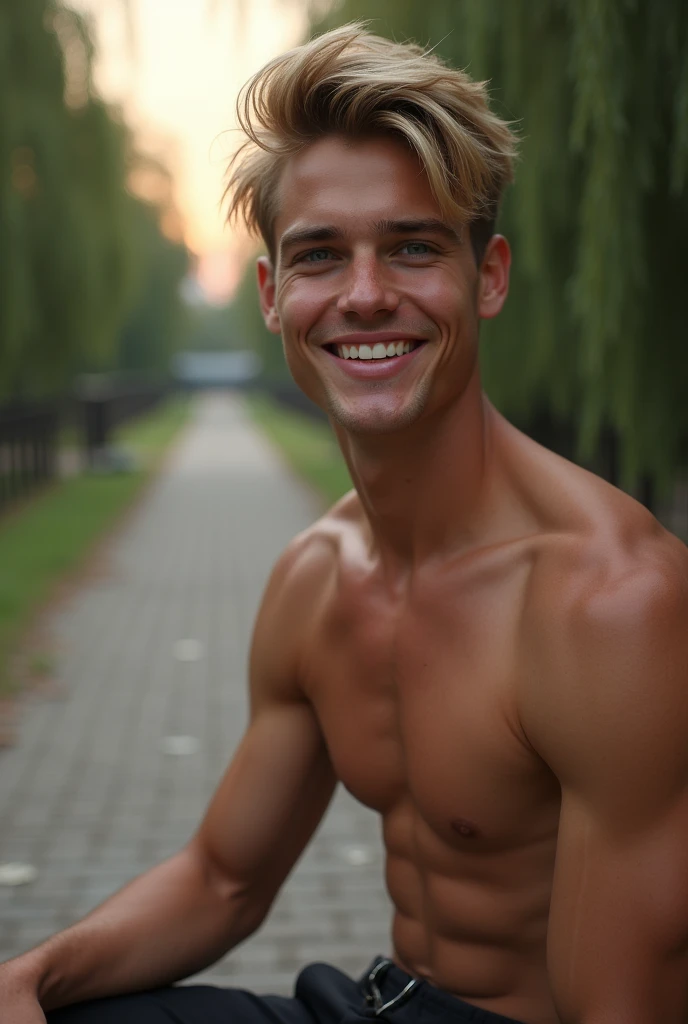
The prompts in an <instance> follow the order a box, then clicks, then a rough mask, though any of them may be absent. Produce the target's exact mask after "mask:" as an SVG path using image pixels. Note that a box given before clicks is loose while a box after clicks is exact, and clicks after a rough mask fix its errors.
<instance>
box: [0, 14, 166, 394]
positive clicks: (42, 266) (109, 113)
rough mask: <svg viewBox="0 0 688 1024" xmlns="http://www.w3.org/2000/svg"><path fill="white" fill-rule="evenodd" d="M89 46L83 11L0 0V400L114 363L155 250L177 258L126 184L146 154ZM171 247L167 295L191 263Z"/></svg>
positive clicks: (150, 211) (58, 386)
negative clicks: (104, 87) (106, 96)
mask: <svg viewBox="0 0 688 1024" xmlns="http://www.w3.org/2000/svg"><path fill="white" fill-rule="evenodd" d="M93 58H94V51H93V44H92V40H91V35H90V32H89V27H88V24H87V23H86V21H85V20H84V19H83V18H82V17H81V16H79V15H78V14H76V13H75V12H73V11H71V10H69V9H68V8H66V7H63V6H62V4H61V3H60V2H58V0H21V2H19V3H17V2H15V0H0V295H1V296H2V301H0V401H2V400H5V399H7V398H17V397H26V396H33V395H45V394H50V393H55V392H57V391H61V390H62V389H64V388H65V386H66V385H67V384H68V382H69V380H70V379H71V377H72V376H73V374H74V372H75V371H77V370H81V369H85V368H89V369H91V368H99V369H102V368H106V367H108V366H110V365H113V364H115V363H116V362H118V361H119V360H120V354H121V353H120V346H118V339H119V337H120V331H121V328H122V325H123V324H124V323H126V322H127V321H130V320H131V317H132V316H133V315H134V311H132V307H133V306H134V305H135V304H136V303H140V301H141V293H142V286H144V285H145V284H146V282H148V283H149V284H151V283H152V278H155V274H153V273H152V263H151V260H152V259H153V257H154V255H155V253H157V254H158V256H160V257H161V259H162V262H164V261H165V259H167V261H168V266H169V265H170V263H171V261H172V256H171V252H170V251H168V250H169V249H170V246H169V245H168V246H167V247H166V246H165V239H164V238H163V236H162V235H161V233H160V230H159V226H158V220H159V216H158V214H159V212H160V211H157V212H156V211H155V210H154V206H153V205H152V204H150V203H143V202H141V201H140V200H137V199H135V198H134V197H133V196H132V195H131V194H130V191H129V190H128V188H127V183H128V178H129V175H130V174H131V170H132V166H134V165H135V163H136V161H137V160H138V159H139V156H138V154H137V153H136V150H135V147H134V143H133V139H132V137H131V133H130V132H129V130H128V129H127V127H126V125H125V124H124V123H123V121H122V120H121V118H120V117H119V116H118V114H117V112H116V111H115V110H113V109H112V108H110V107H108V106H107V105H106V104H105V103H104V102H103V101H102V100H101V99H100V98H99V97H98V95H97V93H96V92H95V90H94V87H93V82H92V67H93ZM154 236H155V237H154ZM174 260H175V261H176V262H175V270H174V273H171V274H170V273H168V275H167V276H168V284H169V286H170V287H169V288H168V293H167V294H168V297H167V299H166V300H165V302H163V306H169V305H170V302H172V303H174V288H176V285H177V284H178V280H177V279H178V278H180V277H181V276H183V274H184V273H185V272H186V262H185V257H184V259H183V258H182V253H181V251H179V252H176V253H175V255H174ZM153 262H155V260H154V259H153ZM163 276H164V274H163ZM159 278H160V274H158V280H159ZM173 279H175V280H174V288H172V284H173ZM170 297H171V298H170ZM159 308H160V309H161V308H162V307H160V305H159ZM167 312H169V310H167ZM125 348H126V346H125Z"/></svg>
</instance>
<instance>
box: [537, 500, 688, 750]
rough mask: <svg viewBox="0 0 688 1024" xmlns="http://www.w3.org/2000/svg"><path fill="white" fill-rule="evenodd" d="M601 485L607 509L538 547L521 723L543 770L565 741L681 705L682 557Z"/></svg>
mask: <svg viewBox="0 0 688 1024" xmlns="http://www.w3.org/2000/svg"><path fill="white" fill-rule="evenodd" d="M606 487H607V485H605V488H603V489H601V490H600V491H599V492H598V494H599V495H600V496H601V497H602V499H603V501H604V502H606V507H605V508H603V509H601V510H599V514H598V511H597V510H595V511H593V514H592V515H591V516H590V517H589V519H588V520H587V522H586V523H585V527H584V528H582V529H580V530H573V531H571V532H569V533H563V534H562V535H561V536H560V537H559V538H557V539H554V540H552V542H551V543H548V544H545V545H543V548H542V554H541V556H540V557H539V559H538V565H537V567H536V571H535V572H534V574H533V586H532V602H531V603H530V606H529V610H528V622H527V625H526V627H525V637H526V644H527V664H528V671H529V682H528V684H527V686H526V687H525V699H524V701H523V705H522V722H523V726H524V729H525V731H526V734H527V735H528V736H529V738H531V741H532V742H533V745H534V746H535V747H536V749H538V751H539V752H540V753H541V754H542V755H543V756H545V759H546V760H549V761H550V763H551V758H550V756H549V754H551V755H552V758H553V759H554V760H555V761H556V758H557V756H558V753H559V752H560V751H561V750H563V749H565V747H566V738H567V737H572V738H573V739H572V742H573V743H574V745H576V744H577V743H578V742H582V737H583V736H584V735H590V734H591V733H593V732H594V731H595V730H596V729H597V728H598V726H599V725H600V723H602V725H603V724H604V723H605V722H607V723H614V724H615V727H616V728H617V730H618V731H619V733H620V734H623V731H624V727H625V725H627V724H628V723H630V722H637V719H638V715H639V714H642V713H643V708H648V707H651V706H653V707H663V708H664V712H665V713H666V711H669V709H671V708H672V707H674V706H675V707H676V710H677V712H679V711H680V709H681V708H682V707H683V706H684V705H685V699H684V694H685V678H686V673H687V672H688V549H687V548H686V547H685V545H684V544H683V543H682V542H681V541H680V540H678V538H676V537H674V536H673V535H672V534H670V533H668V531H666V530H664V529H663V528H662V526H661V525H660V524H659V523H658V522H657V521H656V520H655V519H654V517H652V516H651V515H650V513H649V512H647V510H646V509H644V508H643V507H642V506H640V505H639V504H638V503H637V502H635V501H633V499H631V498H629V497H628V496H627V495H624V494H621V492H618V491H616V490H615V489H614V488H611V487H610V488H608V490H607V489H606ZM612 492H613V493H612ZM687 725H688V723H687Z"/></svg>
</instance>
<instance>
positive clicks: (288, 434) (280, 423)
mask: <svg viewBox="0 0 688 1024" xmlns="http://www.w3.org/2000/svg"><path fill="white" fill-rule="evenodd" d="M247 401H248V407H249V410H250V412H251V415H252V416H253V419H254V420H255V422H256V423H257V425H258V426H259V427H261V428H262V430H263V431H264V432H265V434H266V435H267V436H268V438H269V439H270V440H271V441H272V442H273V443H274V444H275V445H276V447H277V448H279V449H280V451H281V452H282V453H283V455H284V457H285V459H286V461H287V462H288V463H289V465H290V466H291V467H292V468H293V469H294V470H295V471H296V472H297V473H298V474H299V476H301V477H302V478H303V479H304V480H306V481H307V483H309V484H311V485H312V486H313V487H314V488H315V489H316V491H318V493H319V494H320V495H321V496H322V497H323V498H324V499H325V501H326V502H327V503H328V504H332V503H333V502H335V501H338V500H339V498H341V496H342V495H343V494H346V492H347V491H349V490H351V487H352V486H353V485H352V483H351V477H350V476H349V471H348V469H347V468H346V463H345V462H344V459H343V457H342V453H341V452H340V450H339V446H338V445H337V441H336V439H335V437H334V434H333V433H332V431H331V429H330V427H329V426H328V425H327V424H326V423H318V422H317V421H315V420H312V419H311V418H310V417H309V416H305V415H303V414H302V413H298V412H294V411H292V410H291V409H286V408H285V407H284V406H283V405H280V404H279V403H278V402H275V401H274V400H273V399H271V398H269V397H268V396H267V395H262V394H252V395H248V396H247Z"/></svg>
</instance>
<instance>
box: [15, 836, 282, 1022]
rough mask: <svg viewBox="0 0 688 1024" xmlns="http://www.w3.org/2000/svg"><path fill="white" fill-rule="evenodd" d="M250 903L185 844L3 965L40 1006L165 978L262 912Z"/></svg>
mask: <svg viewBox="0 0 688 1024" xmlns="http://www.w3.org/2000/svg"><path fill="white" fill-rule="evenodd" d="M250 904H251V901H250V900H249V899H247V897H246V894H245V893H242V892H241V891H240V890H239V887H238V886H235V887H232V886H231V885H230V884H229V883H227V882H225V881H223V880H222V879H221V878H219V877H218V876H217V875H216V874H214V873H213V872H212V870H211V869H210V868H209V867H208V866H207V865H205V864H204V862H203V860H202V859H201V858H200V857H199V856H197V855H196V854H195V853H193V852H192V850H191V849H189V848H187V849H184V850H182V851H181V852H180V853H178V854H176V855H175V856H174V857H172V858H170V859H169V860H167V861H165V862H164V863H162V864H159V865H158V866H157V867H155V868H153V869H152V870H151V871H148V872H146V874H145V875H142V876H141V877H139V878H137V879H135V880H134V881H133V882H131V883H130V884H129V885H127V886H126V887H125V888H124V889H122V890H120V891H119V892H118V893H116V894H115V895H114V896H112V897H110V899H108V900H107V901H106V902H105V903H103V904H102V905H101V906H100V907H98V908H97V909H96V910H94V911H92V912H91V913H90V914H89V915H88V916H87V917H85V918H84V919H83V920H82V921H80V922H78V923H77V924H75V925H73V926H72V927H70V928H68V929H66V930H65V931H64V932H60V933H59V934H58V935H55V936H53V938H51V939H48V941H47V942H45V943H43V944H42V945H41V946H38V947H37V948H36V949H34V950H31V951H30V952H28V953H25V954H24V955H23V956H22V957H20V958H18V959H16V960H14V961H11V962H10V963H9V964H7V965H6V967H5V968H4V970H7V969H11V971H12V973H13V974H14V975H15V976H18V977H20V978H21V979H22V982H23V983H24V984H26V985H30V986H31V987H32V988H33V989H34V991H35V992H36V993H37V995H38V999H39V1001H40V1003H41V1006H42V1007H43V1008H44V1009H46V1010H50V1009H55V1008H57V1007H60V1006H65V1005H67V1004H69V1003H74V1002H82V1001H83V1000H85V999H92V998H97V997H100V996H105V995H115V994H118V993H123V992H132V991H138V990H141V989H146V988H153V987H156V986H159V985H165V984H171V983H172V982H174V981H178V980H179V979H180V978H184V977H187V976H188V975H189V974H193V973H195V972H196V971H199V970H202V969H203V968H204V967H207V966H208V965H209V964H211V963H214V962H215V960H217V959H218V958H219V957H220V956H222V954H223V953H225V952H227V950H228V949H230V948H231V947H232V946H234V945H236V944H237V943H238V942H241V941H242V940H243V939H244V938H246V937H247V936H248V935H249V934H250V933H251V932H252V931H254V930H255V928H256V927H257V926H258V924H259V923H260V920H261V918H262V916H263V912H262V910H260V909H256V907H255V906H251V905H250ZM0 970H3V969H0Z"/></svg>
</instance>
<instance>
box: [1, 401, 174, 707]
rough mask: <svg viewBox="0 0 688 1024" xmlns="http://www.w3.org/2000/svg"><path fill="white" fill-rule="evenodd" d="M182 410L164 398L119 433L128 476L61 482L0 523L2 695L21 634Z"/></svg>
mask: <svg viewBox="0 0 688 1024" xmlns="http://www.w3.org/2000/svg"><path fill="white" fill-rule="evenodd" d="M188 408H189V403H188V400H187V399H185V398H173V399H170V400H169V401H168V402H166V403H165V404H164V405H162V406H160V407H159V408H158V409H155V410H153V411H152V412H151V413H148V414H146V415H144V416H141V417H140V418H139V419H138V420H136V421H135V422H133V423H131V424H129V425H128V426H127V427H126V428H123V429H121V430H120V431H118V432H117V435H116V441H117V443H118V444H121V445H122V446H123V447H125V448H126V449H127V450H129V451H131V452H132V454H133V455H134V456H135V459H136V469H135V470H134V471H133V472H130V473H121V474H116V475H112V476H102V475H88V474H87V475H84V476H77V477H73V478H71V479H68V480H61V481H59V482H58V483H56V484H54V485H52V486H50V487H49V488H48V489H46V490H45V491H43V492H42V493H40V494H38V495H36V496H35V497H34V498H32V499H31V500H29V501H27V502H26V503H24V504H22V505H21V506H20V507H18V508H16V509H14V510H10V511H9V512H8V513H6V515H5V517H4V519H1V520H0V694H1V693H3V692H4V693H7V692H9V691H11V690H12V689H13V688H14V687H15V686H16V679H13V678H12V667H11V666H12V661H13V657H14V655H15V653H16V651H17V648H18V645H19V643H20V641H21V637H22V634H23V632H24V630H25V629H26V628H27V626H28V625H29V623H30V622H31V621H32V619H33V618H34V616H35V614H36V612H37V611H38V609H39V608H40V607H41V605H42V604H43V603H44V602H45V601H46V600H47V599H48V598H49V597H50V594H51V592H52V590H53V588H54V586H55V585H56V583H58V582H59V581H60V580H61V579H63V578H64V577H65V576H66V575H67V574H68V573H69V572H70V571H71V570H73V569H75V568H76V567H78V566H79V564H80V563H81V562H83V559H84V557H85V556H86V554H87V553H88V552H89V550H90V549H91V548H92V546H93V544H94V543H95V541H96V540H98V538H100V537H102V536H103V535H104V534H105V533H106V532H107V530H108V528H109V527H111V526H112V525H113V524H114V523H115V521H116V520H117V518H118V516H119V515H120V514H121V513H122V512H123V511H124V509H125V508H126V507H127V505H129V504H130V503H131V501H132V500H133V499H134V498H135V496H136V495H137V493H138V492H139V491H140V489H141V487H142V486H143V484H144V483H145V481H146V480H147V479H148V478H149V477H150V475H151V473H152V471H153V470H154V469H155V468H156V466H157V465H158V463H159V461H160V458H161V456H162V455H163V453H164V451H165V449H166V448H167V446H168V444H169V442H170V441H171V440H172V438H173V437H174V435H175V434H176V433H177V431H178V430H179V428H180V427H181V426H182V425H183V423H184V422H185V420H186V418H187V415H188Z"/></svg>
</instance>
